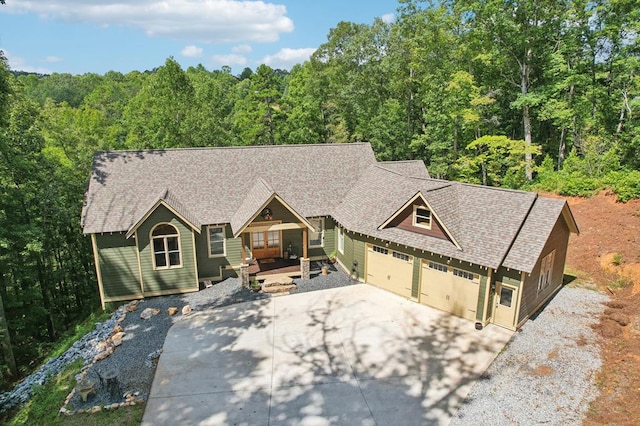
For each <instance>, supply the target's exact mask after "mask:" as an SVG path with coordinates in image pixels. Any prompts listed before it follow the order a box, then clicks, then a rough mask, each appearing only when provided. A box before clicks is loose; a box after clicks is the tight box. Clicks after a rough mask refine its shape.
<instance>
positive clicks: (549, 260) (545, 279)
mask: <svg viewBox="0 0 640 426" xmlns="http://www.w3.org/2000/svg"><path fill="white" fill-rule="evenodd" d="M555 257H556V251H555V250H553V251H551V252H550V253H549V254H547V255H546V256H545V257H543V258H542V260H541V261H540V275H539V276H538V293H540V292H541V291H543V290H544V289H546V288H547V287H549V284H551V280H552V279H553V263H554V260H555Z"/></svg>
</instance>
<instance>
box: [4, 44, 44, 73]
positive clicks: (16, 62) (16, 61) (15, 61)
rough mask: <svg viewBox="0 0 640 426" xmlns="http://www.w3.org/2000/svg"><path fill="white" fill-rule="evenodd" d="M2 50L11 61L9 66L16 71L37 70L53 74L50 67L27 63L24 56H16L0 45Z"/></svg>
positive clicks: (36, 71)
mask: <svg viewBox="0 0 640 426" xmlns="http://www.w3.org/2000/svg"><path fill="white" fill-rule="evenodd" d="M0 50H2V51H3V52H4V56H5V57H6V58H7V61H8V62H9V68H11V69H12V70H14V71H25V72H35V73H38V74H51V73H52V72H53V71H51V70H50V69H48V68H42V67H34V66H31V65H29V64H27V62H26V61H25V59H24V58H22V57H20V56H15V55H13V54H11V52H8V51H7V50H5V49H3V48H1V47H0Z"/></svg>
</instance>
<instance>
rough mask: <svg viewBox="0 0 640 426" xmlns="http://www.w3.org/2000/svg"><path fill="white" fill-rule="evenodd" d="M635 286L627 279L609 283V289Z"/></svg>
mask: <svg viewBox="0 0 640 426" xmlns="http://www.w3.org/2000/svg"><path fill="white" fill-rule="evenodd" d="M632 285H633V281H631V280H630V279H628V278H625V277H618V279H617V280H615V281H612V282H610V283H609V287H611V288H614V289H619V288H627V287H630V286H632Z"/></svg>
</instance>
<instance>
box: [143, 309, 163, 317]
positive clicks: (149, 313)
mask: <svg viewBox="0 0 640 426" xmlns="http://www.w3.org/2000/svg"><path fill="white" fill-rule="evenodd" d="M159 313H160V309H158V308H146V309H145V310H144V311H142V313H141V314H140V318H142V319H143V320H148V319H149V318H151V317H152V316H154V315H158V314H159Z"/></svg>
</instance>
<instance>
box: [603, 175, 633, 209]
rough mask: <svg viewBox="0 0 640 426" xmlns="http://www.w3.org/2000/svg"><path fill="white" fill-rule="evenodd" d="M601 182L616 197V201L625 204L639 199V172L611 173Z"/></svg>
mask: <svg viewBox="0 0 640 426" xmlns="http://www.w3.org/2000/svg"><path fill="white" fill-rule="evenodd" d="M603 181H604V184H605V185H606V186H608V187H610V188H611V190H612V191H613V192H614V193H615V194H616V195H617V196H618V201H622V202H623V203H626V202H627V201H629V200H632V199H634V198H640V171H637V170H632V171H618V172H611V173H609V174H607V176H605V178H604V179H603Z"/></svg>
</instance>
